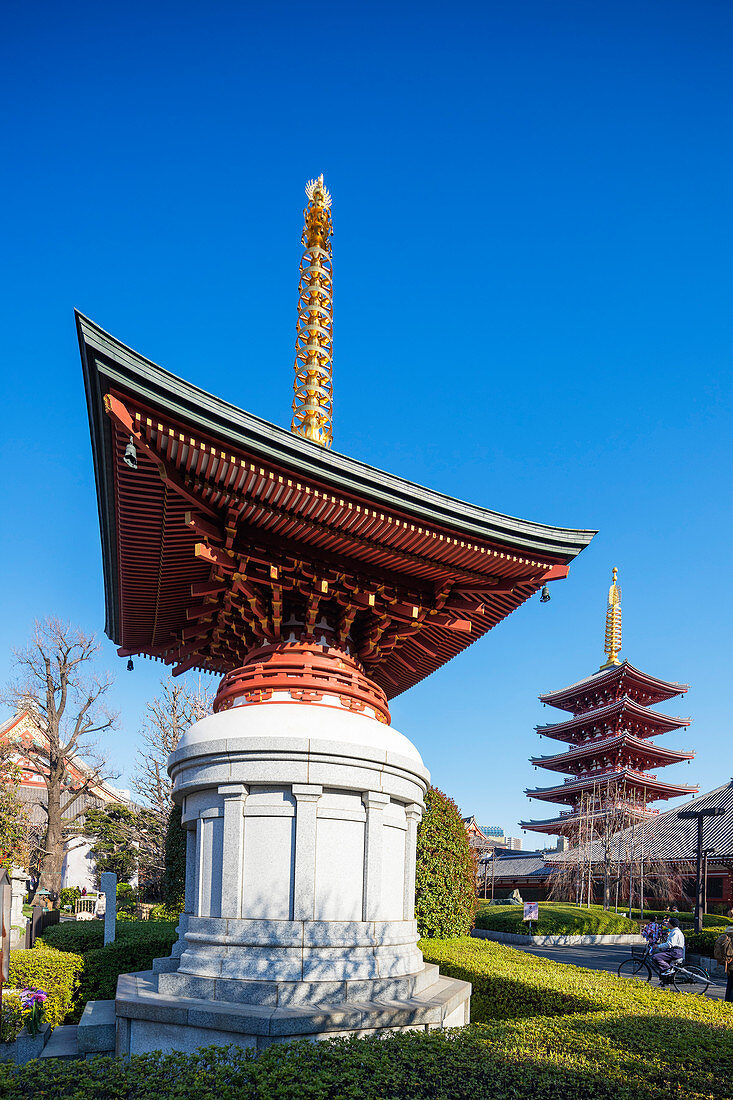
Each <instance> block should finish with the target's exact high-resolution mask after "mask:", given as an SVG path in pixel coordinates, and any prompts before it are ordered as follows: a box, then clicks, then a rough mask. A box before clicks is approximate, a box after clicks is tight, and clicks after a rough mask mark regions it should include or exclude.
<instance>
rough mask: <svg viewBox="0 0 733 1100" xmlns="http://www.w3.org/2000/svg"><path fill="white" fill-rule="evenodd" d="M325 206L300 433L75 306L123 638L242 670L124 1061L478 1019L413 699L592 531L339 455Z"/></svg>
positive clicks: (134, 650)
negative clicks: (456, 947) (428, 878)
mask: <svg viewBox="0 0 733 1100" xmlns="http://www.w3.org/2000/svg"><path fill="white" fill-rule="evenodd" d="M306 193H307V196H308V205H307V207H306V209H305V211H304V221H305V225H304V230H303V237H302V244H303V252H302V257H301V264H300V290H299V299H298V321H297V336H296V349H295V381H294V391H295V392H294V399H293V413H292V421H291V429H290V431H288V430H285V429H283V428H280V427H277V426H276V425H274V424H269V423H266V422H264V421H263V420H260V419H259V418H258V417H256V416H254V415H252V414H251V413H249V412H244V411H243V410H241V409H239V408H236V407H235V406H233V405H231V404H229V403H228V402H226V401H224V400H222V399H220V398H218V397H215V396H212V395H211V394H208V393H206V392H204V391H203V390H200V389H198V388H196V387H195V386H193V385H191V384H190V383H188V382H186V381H184V380H183V379H180V378H177V377H176V376H175V375H172V374H170V373H168V371H166V370H164V369H162V368H161V367H159V366H156V365H155V364H154V363H151V362H150V361H149V360H148V359H145V358H144V357H143V356H141V355H139V354H138V353H137V352H135V351H133V350H132V349H131V348H129V347H126V346H125V345H124V344H122V343H121V342H120V341H119V340H116V339H115V338H114V337H112V336H110V335H109V334H107V333H106V332H104V331H103V330H102V329H101V328H99V326H97V325H96V324H94V323H93V322H92V321H89V320H88V319H87V318H85V317H82V316H81V315H77V326H78V335H79V345H80V349H81V358H82V364H83V371H84V379H85V386H86V395H87V403H88V410H89V421H90V426H91V436H92V450H93V455H94V467H95V475H96V486H97V500H98V507H99V517H100V527H101V535H102V559H103V566H104V584H105V603H106V627H105V629H106V631H107V633H108V635H109V636H110V637H111V638H112V639H113V640H114V641H115V642H116V643H117V645H118V646H119V650H118V652H119V654H120V656H122V657H124V658H128V659H130V660H132V659H133V658H135V657H136V656H138V655H142V656H146V657H150V658H155V659H157V660H161V661H163V662H164V663H166V664H167V665H170V666H172V670H173V675H174V676H175V675H178V674H180V673H182V672H185V671H186V670H188V669H198V670H202V671H206V672H211V673H215V674H217V675H218V676H221V677H222V679H221V682H220V686H219V690H218V693H217V695H216V699H215V702H214V714H213V715H212V716H210V717H208V718H205V719H203V720H202V721H200V722H198V723H196V725H194V726H193V727H191V729H190V730H188V731H187V732H186V733H185V734H184V736H183V737H182V739H181V742H180V744H179V747H178V748H177V749H176V751H175V752H174V753H173V754H172V756H171V758H170V762H169V773H170V775H171V778H172V781H173V797H174V800H175V801H176V802H177V803H178V804H179V805H181V807H182V821H183V825H184V828H185V829H186V830H187V849H186V852H187V855H186V903H185V911H184V913H183V914H182V915H181V918H180V922H179V926H178V927H179V941H178V943H177V944H176V946H175V947H174V949H173V955H172V957H171V958H170V959H166V960H161V962H160V966H157V965H156V966H155V967H154V973H153V974H152V975H150V974H146V973H141V974H132V975H123V976H122V977H120V979H119V983H118V987H117V997H116V1002H115V1011H116V1014H117V1053H118V1054H124V1055H126V1054H128V1053H142V1052H145V1051H148V1050H155V1049H160V1048H161V1042H162V1040H161V1027H162V1026H164V1028H165V1036H164V1041H163V1046H164V1049H166V1050H169V1049H193V1048H194V1047H195V1046H197V1045H208V1044H211V1043H215V1044H228V1043H233V1042H237V1043H239V1044H240V1045H244V1046H248V1047H251V1048H253V1049H257V1050H260V1049H262V1048H263V1046H267V1045H269V1044H270V1043H272V1042H282V1041H284V1040H286V1039H287V1038H289V1037H292V1036H294V1035H297V1036H298V1037H302V1036H306V1035H311V1036H317V1035H337V1034H340V1035H346V1034H353V1033H355V1032H358V1033H360V1034H368V1033H382V1032H384V1031H385V1030H391V1029H394V1028H402V1027H422V1028H428V1027H452V1026H457V1025H459V1024H463V1023H465V1022H467V1020H468V1003H469V995H470V987H469V986H468V985H467V983H465V982H462V981H459V980H458V979H453V978H448V977H446V976H442V975H440V974H439V973H438V971H437V968H435V967H430V966H426V964H425V963H424V960H423V958H422V955H421V953H420V951H419V949H418V947H417V940H418V931H417V925H416V921H415V851H416V835H417V825H418V822H419V820H420V817H421V814H422V811H423V806H424V795H425V791H426V788H427V785H428V783H429V773H428V771H427V769H426V768H425V765H424V764H423V762H422V760H421V758H420V754H419V753H418V751H417V749H416V748H415V746H414V745H413V744H412V743H411V742H410V741H409V740H408V738H407V737H405V736H403V735H402V734H401V733H399V732H398V731H396V730H394V729H393V728H392V727H391V723H390V711H389V702H390V700H391V699H393V698H394V697H395V696H397V695H399V694H400V693H401V692H403V691H406V690H407V689H408V688H411V687H414V686H415V685H416V684H418V683H420V681H422V680H423V679H424V678H425V677H426V676H429V675H431V674H432V673H434V672H436V671H437V670H438V669H439V668H441V666H442V665H444V664H445V663H446V662H447V661H449V660H451V659H452V658H454V657H456V656H457V655H458V654H459V653H461V652H462V651H463V650H464V649H465V648H466V647H467V646H469V645H470V644H471V643H473V642H474V641H476V640H477V639H478V638H480V637H482V636H483V635H484V634H486V632H487V631H489V630H491V629H492V628H494V627H495V626H497V625H498V624H499V623H500V622H501V621H502V620H503V619H504V618H505V617H506V616H507V615H509V614H510V613H511V612H513V611H514V610H516V609H517V608H519V607H520V606H521V605H522V604H523V603H524V602H525V601H526V600H528V599H530V598H531V597H532V596H533V595H535V594H536V593H538V592H539V591H540V589H542V588H543V586H544V585H546V584H547V583H548V582H550V581H555V580H559V579H561V578H564V577H566V576H567V573H568V568H569V566H570V564H571V562H572V561H573V559H574V558H575V556H576V555H577V554H578V553H579V552H580V551H581V550H582V549H583V548H584V547H585V546H586V545H587V544H588V542H589V541H590V539H591V538H592V537H593V534H594V532H592V531H585V530H574V529H566V528H561V527H550V526H546V525H543V524H538V523H533V522H529V521H526V520H518V519H513V518H510V517H508V516H504V515H500V514H498V513H496V512H492V511H489V510H488V509H486V508H481V507H477V506H475V505H471V504H466V503H464V502H462V501H460V500H457V499H453V498H451V497H448V496H445V495H444V494H441V493H437V492H434V491H432V490H430V489H426V488H423V487H422V486H419V485H415V484H412V483H410V482H408V481H405V480H404V479H403V478H400V477H398V476H395V475H393V474H389V473H384V472H382V471H380V470H377V469H375V468H374V467H372V466H368V465H366V464H365V463H363V462H360V461H358V460H357V459H354V458H350V457H347V456H345V455H342V454H339V453H337V452H335V451H333V450H332V449H331V448H332V442H333V420H332V411H333V385H332V325H333V317H332V298H331V261H332V254H331V240H330V238H331V196H330V194H329V192H328V190H327V188H326V187H325V185H324V182H323V178H322V177H319V178H318V179H316V180H312V181H310V183H309V184H308V186H307V189H306ZM151 1006H152V1007H153V1008H154V1013H153V1015H151ZM194 1019H195V1021H196V1022H195V1024H194Z"/></svg>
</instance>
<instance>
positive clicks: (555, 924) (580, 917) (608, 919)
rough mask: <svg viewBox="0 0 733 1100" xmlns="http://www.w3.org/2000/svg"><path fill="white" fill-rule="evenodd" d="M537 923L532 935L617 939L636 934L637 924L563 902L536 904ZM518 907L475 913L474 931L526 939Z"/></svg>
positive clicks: (596, 908) (597, 909)
mask: <svg viewBox="0 0 733 1100" xmlns="http://www.w3.org/2000/svg"><path fill="white" fill-rule="evenodd" d="M539 913H540V919H539V921H533V922H532V935H534V936H545V935H547V936H549V935H560V934H562V935H568V936H618V935H630V934H631V935H633V934H634V933H638V931H639V923H638V921H633V920H629V919H628V918H627V917H625V916H623V915H622V914H621V913H618V914H616V913H612V912H608V911H606V910H604V909H603V908H602V906H600V905H591V906H590V908H584V907H583V906H579V905H570V904H569V903H565V902H540V907H539ZM523 915H524V910H523V907H522V906H521V905H490V906H485V907H484V908H482V909H479V910H478V912H477V913H476V928H482V929H485V930H486V931H490V932H512V933H519V934H520V935H526V934H527V933H528V931H529V929H528V926H527V924H526V922H525V921H524V920H523Z"/></svg>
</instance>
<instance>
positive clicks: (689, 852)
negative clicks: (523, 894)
mask: <svg viewBox="0 0 733 1100" xmlns="http://www.w3.org/2000/svg"><path fill="white" fill-rule="evenodd" d="M713 806H720V807H722V808H723V809H724V810H725V813H724V814H723V816H722V817H709V818H706V820H705V825H704V834H703V835H704V843H705V847H706V848H712V849H714V852H715V856H714V858H715V860H716V861H718V860H721V859H725V860H733V779H731V780H729V781H728V782H727V783H724V784H723V785H722V786H720V787H716V788H715V789H714V790H712V791H709V792H708V793H707V794H702V795H699V796H698V797H697V798H692V799H690V800H689V801H688V802H685V803H684V804H683V805H682V806H676V807H675V808H674V809H672V810H665V811H664V813H661V814H659V815H657V816H655V817H653V818H647V819H646V821H645V822H644V823H643V826H642V825H640V824H637V825H636V826H635V827H634V828H633V830H632V829H625V830H624V831H623V832H622V833H620V834H619V837H618V842H616V841H614V842H613V843H612V844H611V845H610V849H611V853H612V856H611V858H612V859H613V853H614V852H616V851H618V850H620V851H621V852H623V859H624V860H628V859H629V858H630V855H631V849H632V847H633V848H634V851H635V856H634V858H639V857H640V855H641V852H642V845H643V854H644V858H645V859H646V860H654V859H657V860H665V861H682V860H684V861H687V860H693V859H694V858H695V852H696V847H697V821H696V820H694V819H691V820H690V819H682V820H680V818H679V817H678V816H677V815H678V814H679V812H680V810H702V809H704V808H707V807H713ZM550 858H551V859H552V862H553V863H559V862H566V861H568V860H570V861H574V860H576V859H577V858H578V849H577V848H570V849H568V850H567V851H565V852H556V853H555V852H553V853H552V854H551V856H550ZM585 858H587V856H585ZM593 858H594V859H597V860H600V859H601V858H602V851H601V844H600V842H599V843H598V844H595V845H594V846H593Z"/></svg>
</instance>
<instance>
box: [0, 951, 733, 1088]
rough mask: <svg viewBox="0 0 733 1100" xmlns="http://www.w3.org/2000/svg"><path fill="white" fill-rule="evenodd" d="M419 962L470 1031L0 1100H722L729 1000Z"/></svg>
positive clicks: (497, 964)
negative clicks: (447, 977)
mask: <svg viewBox="0 0 733 1100" xmlns="http://www.w3.org/2000/svg"><path fill="white" fill-rule="evenodd" d="M421 947H422V949H423V953H424V954H425V958H426V959H427V960H428V961H430V962H436V963H439V964H440V966H441V969H442V970H443V971H444V972H445V973H448V974H453V975H455V976H456V977H460V978H464V979H467V980H469V981H471V982H472V983H473V987H474V994H473V998H472V1013H473V1017H474V1020H475V1021H476V1022H475V1023H474V1024H472V1025H471V1026H470V1027H468V1028H463V1029H456V1030H453V1031H450V1032H447V1033H443V1032H427V1033H425V1032H422V1033H418V1032H407V1033H402V1034H396V1035H392V1036H389V1037H387V1038H385V1039H335V1040H330V1041H327V1042H321V1043H309V1042H302V1043H295V1044H288V1045H284V1046H275V1047H271V1048H270V1049H269V1050H267V1051H265V1052H264V1053H263V1054H261V1055H260V1056H259V1057H257V1058H254V1057H252V1055H251V1053H250V1052H234V1051H231V1050H230V1051H229V1052H227V1051H225V1050H214V1049H209V1050H207V1051H202V1052H199V1053H198V1054H196V1055H193V1056H192V1055H183V1054H181V1055H167V1056H161V1055H143V1056H139V1057H133V1058H131V1059H130V1061H129V1062H123V1061H116V1060H114V1059H107V1058H98V1059H94V1060H92V1061H89V1062H56V1061H51V1060H42V1061H35V1062H31V1063H29V1064H28V1065H27V1066H25V1067H18V1068H13V1067H0V1100H6V1098H7V1100H11V1098H12V1100H31V1098H33V1100H51V1098H53V1100H110V1098H112V1097H115V1098H120V1100H133V1098H134V1100H179V1098H180V1100H183V1098H184V1097H185V1098H186V1100H230V1098H231V1100H487V1097H491V1096H501V1097H506V1098H507V1100H522V1098H524V1097H527V1098H531V1100H669V1098H670V1097H672V1096H674V1097H675V1098H676V1100H729V1098H730V1095H731V1086H730V1082H731V1080H733V1005H727V1004H723V1003H721V1002H718V1001H712V1000H708V999H706V998H702V997H693V996H690V995H688V994H677V993H670V992H667V991H663V990H658V989H655V988H652V987H650V986H648V985H647V984H646V983H642V982H637V981H624V980H623V979H619V978H616V977H614V976H613V975H611V974H606V973H604V972H600V971H591V970H584V969H580V968H578V967H573V966H565V965H563V964H561V963H555V962H552V961H550V960H547V959H541V958H535V957H534V956H531V955H526V954H524V953H523V952H519V951H516V950H514V949H513V948H511V947H507V946H505V945H503V944H494V943H490V942H488V941H485V940H476V939H470V938H463V939H452V940H424V941H422V943H421Z"/></svg>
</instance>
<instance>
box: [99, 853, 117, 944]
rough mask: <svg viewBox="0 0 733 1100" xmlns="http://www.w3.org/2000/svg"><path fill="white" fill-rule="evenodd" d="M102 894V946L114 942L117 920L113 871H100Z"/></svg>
mask: <svg viewBox="0 0 733 1100" xmlns="http://www.w3.org/2000/svg"><path fill="white" fill-rule="evenodd" d="M100 882H101V887H102V893H103V894H104V946H105V947H106V946H107V944H108V943H114V942H115V927H116V924H115V922H116V920H117V875H116V874H115V873H114V871H102V874H101V876H100Z"/></svg>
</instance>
